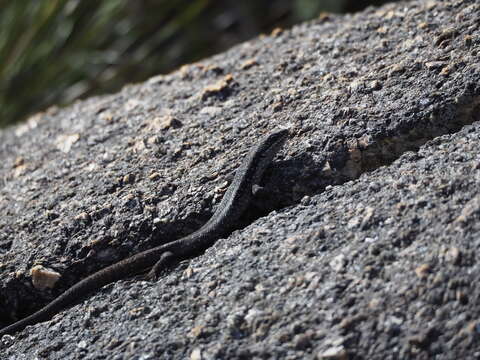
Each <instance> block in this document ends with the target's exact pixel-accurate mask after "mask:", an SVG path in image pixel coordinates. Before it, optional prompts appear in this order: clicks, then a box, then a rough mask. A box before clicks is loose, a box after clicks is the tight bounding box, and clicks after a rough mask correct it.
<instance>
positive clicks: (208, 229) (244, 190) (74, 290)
mask: <svg viewBox="0 0 480 360" xmlns="http://www.w3.org/2000/svg"><path fill="white" fill-rule="evenodd" d="M287 135H288V130H287V129H281V130H278V131H275V132H273V133H271V134H269V135H267V136H266V137H265V138H264V139H262V140H261V141H260V143H259V144H258V145H257V146H255V147H254V148H252V150H251V151H250V152H249V154H248V156H247V157H246V158H245V160H244V161H243V162H242V164H241V165H240V167H239V168H238V169H237V171H236V173H235V177H234V179H233V181H232V183H231V184H230V186H229V188H228V189H227V191H226V193H225V195H224V196H223V199H222V201H221V202H220V204H219V206H218V208H217V210H216V211H215V213H214V214H213V216H212V217H211V218H210V220H209V221H207V223H206V224H205V225H204V226H202V227H201V228H200V229H199V230H197V231H195V232H194V233H192V234H190V235H187V236H185V237H183V238H181V239H178V240H175V241H172V242H170V243H167V244H164V245H161V246H157V247H154V248H152V249H149V250H145V251H143V252H140V253H138V254H136V255H133V256H131V257H129V258H126V259H124V260H121V261H119V262H117V263H115V264H112V265H110V266H107V267H106V268H104V269H102V270H99V271H97V272H95V273H93V274H91V275H89V276H87V277H86V278H85V279H83V280H81V281H79V282H78V283H76V284H75V285H73V286H72V287H71V288H69V289H68V290H66V291H65V292H64V293H62V294H61V295H60V296H59V297H57V298H56V299H55V300H53V301H52V302H50V303H49V304H48V305H46V306H45V307H43V308H42V309H40V310H38V311H37V312H35V313H33V314H32V315H30V316H28V317H26V318H24V319H22V320H19V321H17V322H15V323H13V324H11V325H9V326H7V327H5V328H3V329H1V330H0V337H1V336H3V335H5V334H12V333H14V332H16V331H20V330H22V329H23V328H25V327H26V326H28V325H32V324H35V323H38V322H41V321H46V320H48V319H50V318H51V317H52V316H53V315H55V314H56V313H58V312H59V311H60V310H62V309H63V308H65V307H66V306H68V305H70V304H72V303H74V302H75V301H77V300H78V298H80V297H82V296H84V295H86V294H87V293H89V292H91V291H93V290H96V289H99V288H101V287H102V286H105V285H107V284H109V283H111V282H114V281H117V280H120V279H122V278H125V277H127V276H129V275H132V274H136V273H139V272H140V271H142V270H145V269H148V268H152V270H151V271H150V273H149V276H150V277H154V276H155V275H156V274H158V272H159V271H160V270H162V269H163V268H164V267H165V265H166V264H167V262H169V261H171V260H180V259H183V258H187V257H190V256H193V255H195V254H198V253H199V252H201V251H204V250H206V249H207V248H208V247H210V246H211V245H212V244H213V243H214V242H215V241H216V240H217V239H218V238H219V237H221V236H223V235H226V234H228V232H229V230H231V229H232V228H233V227H234V226H235V224H236V222H237V220H238V218H239V217H240V215H241V214H242V213H243V211H244V210H245V209H246V208H247V206H248V204H249V203H250V201H251V199H252V197H253V194H252V191H253V188H254V187H255V186H258V184H259V183H260V180H261V177H262V175H263V172H264V170H265V169H266V168H267V167H268V165H269V164H270V162H271V161H272V159H273V157H274V156H275V154H276V153H277V152H278V150H279V149H280V148H281V147H282V145H283V144H284V142H285V140H286V138H287Z"/></svg>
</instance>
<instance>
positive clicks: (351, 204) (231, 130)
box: [0, 0, 480, 360]
mask: <svg viewBox="0 0 480 360" xmlns="http://www.w3.org/2000/svg"><path fill="white" fill-rule="evenodd" d="M479 50H480V3H479V2H478V1H473V0H463V1H452V0H448V1H447V0H445V1H440V0H439V1H411V2H406V3H396V4H392V5H387V6H384V7H381V8H370V9H367V10H366V11H364V12H362V13H359V14H357V15H352V16H334V15H328V16H327V15H322V16H321V17H319V18H318V19H317V20H315V21H312V22H308V23H304V24H301V25H299V26H296V27H294V28H293V29H290V30H279V29H278V30H276V31H274V32H273V33H272V34H270V35H268V36H261V37H259V38H257V39H253V40H252V41H250V42H247V43H244V44H241V45H239V46H236V47H234V48H232V49H231V50H229V51H227V52H225V53H223V54H219V55H217V56H214V57H212V58H210V59H206V60H204V61H201V62H199V63H195V64H190V65H186V66H184V67H182V68H181V69H179V70H178V71H176V72H173V73H171V74H168V75H161V76H157V77H155V78H152V79H150V80H149V81H147V82H146V83H143V84H138V85H132V86H128V87H125V88H124V89H123V90H122V91H121V92H119V93H117V94H113V95H108V96H103V97H97V98H92V99H89V100H85V101H81V102H77V103H75V104H74V105H72V106H70V107H68V108H65V109H58V108H51V109H48V110H47V111H45V112H44V113H40V114H37V115H34V116H32V117H31V118H30V119H29V121H28V122H26V123H24V124H22V125H19V126H16V127H12V128H9V129H6V130H3V131H2V132H0V213H1V214H2V216H1V217H0V309H1V311H0V326H3V325H6V324H8V323H11V322H12V321H14V320H15V319H18V318H21V317H22V316H25V315H26V314H29V313H31V312H33V311H34V310H36V309H38V308H39V307H40V306H42V305H44V304H45V303H47V302H48V301H49V300H51V299H53V298H54V297H56V296H57V295H58V294H60V293H61V292H62V291H64V290H65V289H66V288H68V287H69V286H70V285H72V284H74V283H75V282H76V281H78V280H79V279H81V278H83V277H84V276H86V275H88V274H90V273H92V272H94V271H96V270H98V269H100V268H102V267H104V266H106V265H109V264H111V263H113V262H115V261H118V260H119V259H122V258H124V257H126V256H129V255H131V254H134V253H136V252H138V251H140V250H143V249H146V248H148V247H151V246H154V245H158V244H161V243H164V242H168V241H171V240H174V239H176V238H178V237H180V236H182V235H185V234H188V233H190V232H192V231H193V230H195V229H197V228H199V227H200V226H201V225H202V224H203V223H204V222H205V221H206V220H207V219H208V218H209V216H210V215H211V214H212V212H213V211H214V209H215V206H216V205H217V204H218V203H219V201H220V199H221V197H222V195H223V193H224V191H225V189H226V187H227V186H228V184H229V182H230V180H231V178H232V173H233V171H234V170H235V168H236V167H237V166H238V164H239V162H240V159H241V158H242V156H244V155H245V154H246V152H247V151H248V150H249V148H250V147H251V146H252V145H253V144H255V142H256V141H257V140H258V139H259V138H260V137H261V136H262V134H264V133H267V132H268V131H270V130H271V129H274V128H277V127H281V126H291V127H292V135H291V137H290V139H289V141H288V143H287V144H286V146H285V148H284V149H283V150H282V151H281V152H280V154H279V155H278V156H277V157H276V159H275V161H274V163H273V166H272V167H271V168H270V169H269V170H268V171H267V174H266V177H265V181H264V185H265V190H266V191H264V192H262V194H261V196H260V197H259V198H258V199H257V200H256V202H255V204H253V205H252V209H251V210H249V211H248V214H246V216H245V217H244V219H242V221H240V222H239V224H238V228H237V230H236V231H235V232H233V233H232V234H231V235H230V236H228V237H227V238H225V239H220V240H219V241H217V243H216V244H215V245H214V246H213V247H211V248H210V249H208V250H207V251H206V253H205V254H203V255H200V256H198V257H196V258H193V259H188V260H185V261H182V262H180V263H179V264H178V265H177V266H176V267H175V268H173V269H172V270H171V271H168V272H166V273H165V274H164V276H162V277H161V278H160V279H159V280H158V281H156V282H146V281H142V279H141V278H139V277H132V278H130V279H125V280H123V281H119V282H117V283H115V284H111V285H108V286H106V287H104V288H102V289H101V290H99V291H98V292H96V293H92V294H90V295H89V296H86V297H85V298H84V299H79V303H78V304H76V305H75V306H72V307H70V308H68V309H66V310H64V311H63V312H61V313H60V314H58V315H57V316H55V317H54V318H53V319H52V320H51V321H48V322H44V323H41V324H37V325H34V326H31V327H28V328H26V329H25V330H24V331H21V332H19V333H17V334H15V335H14V336H13V337H11V336H4V337H3V338H2V339H0V355H1V356H0V357H1V358H2V359H33V358H40V359H43V358H45V359H158V358H161V359H192V360H199V359H241V358H244V359H433V358H434V359H475V358H480V286H479V282H480V263H479V260H478V256H477V254H476V252H477V249H478V248H480V186H479V185H480V142H479V140H478V139H479V138H480V122H479V120H480V85H479V84H480V62H479V61H478V59H479V56H480V54H479ZM39 265H41V266H42V267H39ZM32 269H36V272H33V273H31V270H32ZM38 269H40V270H38ZM38 271H40V272H38ZM37 274H40V275H37ZM37 276H40V278H48V279H53V280H52V282H53V284H52V283H51V282H50V283H48V284H49V285H48V286H46V287H44V286H40V285H39V284H40V283H38V282H37ZM57 278H58V280H57ZM33 280H35V281H33ZM32 281H33V282H32Z"/></svg>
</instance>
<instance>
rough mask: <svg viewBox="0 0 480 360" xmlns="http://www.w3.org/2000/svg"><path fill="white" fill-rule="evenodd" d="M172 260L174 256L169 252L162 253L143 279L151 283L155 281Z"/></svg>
mask: <svg viewBox="0 0 480 360" xmlns="http://www.w3.org/2000/svg"><path fill="white" fill-rule="evenodd" d="M173 259H174V255H173V253H172V252H171V251H166V252H164V253H163V254H162V255H161V256H160V259H159V260H158V261H157V262H156V263H155V265H153V267H152V269H151V270H150V271H149V272H148V274H147V275H145V279H146V280H151V281H153V280H156V279H157V278H158V277H159V276H160V273H161V272H162V270H165V268H166V267H167V266H168V265H170V264H171V263H172V260H173Z"/></svg>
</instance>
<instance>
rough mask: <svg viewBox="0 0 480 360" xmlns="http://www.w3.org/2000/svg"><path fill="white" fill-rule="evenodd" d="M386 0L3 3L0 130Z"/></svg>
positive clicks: (63, 0)
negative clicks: (275, 32) (263, 36)
mask: <svg viewBox="0 0 480 360" xmlns="http://www.w3.org/2000/svg"><path fill="white" fill-rule="evenodd" d="M384 2H387V1H386V0H241V1H238V0H223V1H215V0H136V1H128V0H103V1H86V0H84V1H81V0H35V1H28V0H15V1H11V0H0V29H1V31H0V59H1V61H0V127H3V126H7V125H9V124H13V123H15V122H18V121H21V120H23V119H25V118H26V117H27V116H28V115H29V114H31V113H34V112H37V111H40V110H42V109H45V108H46V107H48V106H50V105H52V104H58V105H65V104H68V103H69V102H71V101H73V100H75V99H77V98H82V97H87V96H90V95H94V94H100V93H106V92H113V91H115V90H118V89H119V88H120V87H121V86H122V85H124V84H126V83H132V82H139V81H143V80H145V79H147V78H149V77H151V76H153V75H155V74H159V73H168V72H170V71H172V70H173V69H175V68H177V67H178V66H180V65H182V64H185V63H191V62H194V61H196V60H199V59H201V58H204V57H206V56H208V55H211V54H214V53H218V52H221V51H222V50H225V49H227V48H229V47H231V46H233V45H234V44H236V43H239V42H242V41H245V40H247V39H250V38H252V37H254V36H256V35H258V34H259V33H268V32H270V31H271V30H272V29H273V28H275V27H283V28H286V27H291V26H292V25H293V24H295V23H298V22H301V21H304V20H308V19H312V18H315V17H317V16H318V15H319V13H320V12H335V13H339V12H354V11H358V10H361V9H363V8H364V7H366V6H368V5H380V4H382V3H384Z"/></svg>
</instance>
